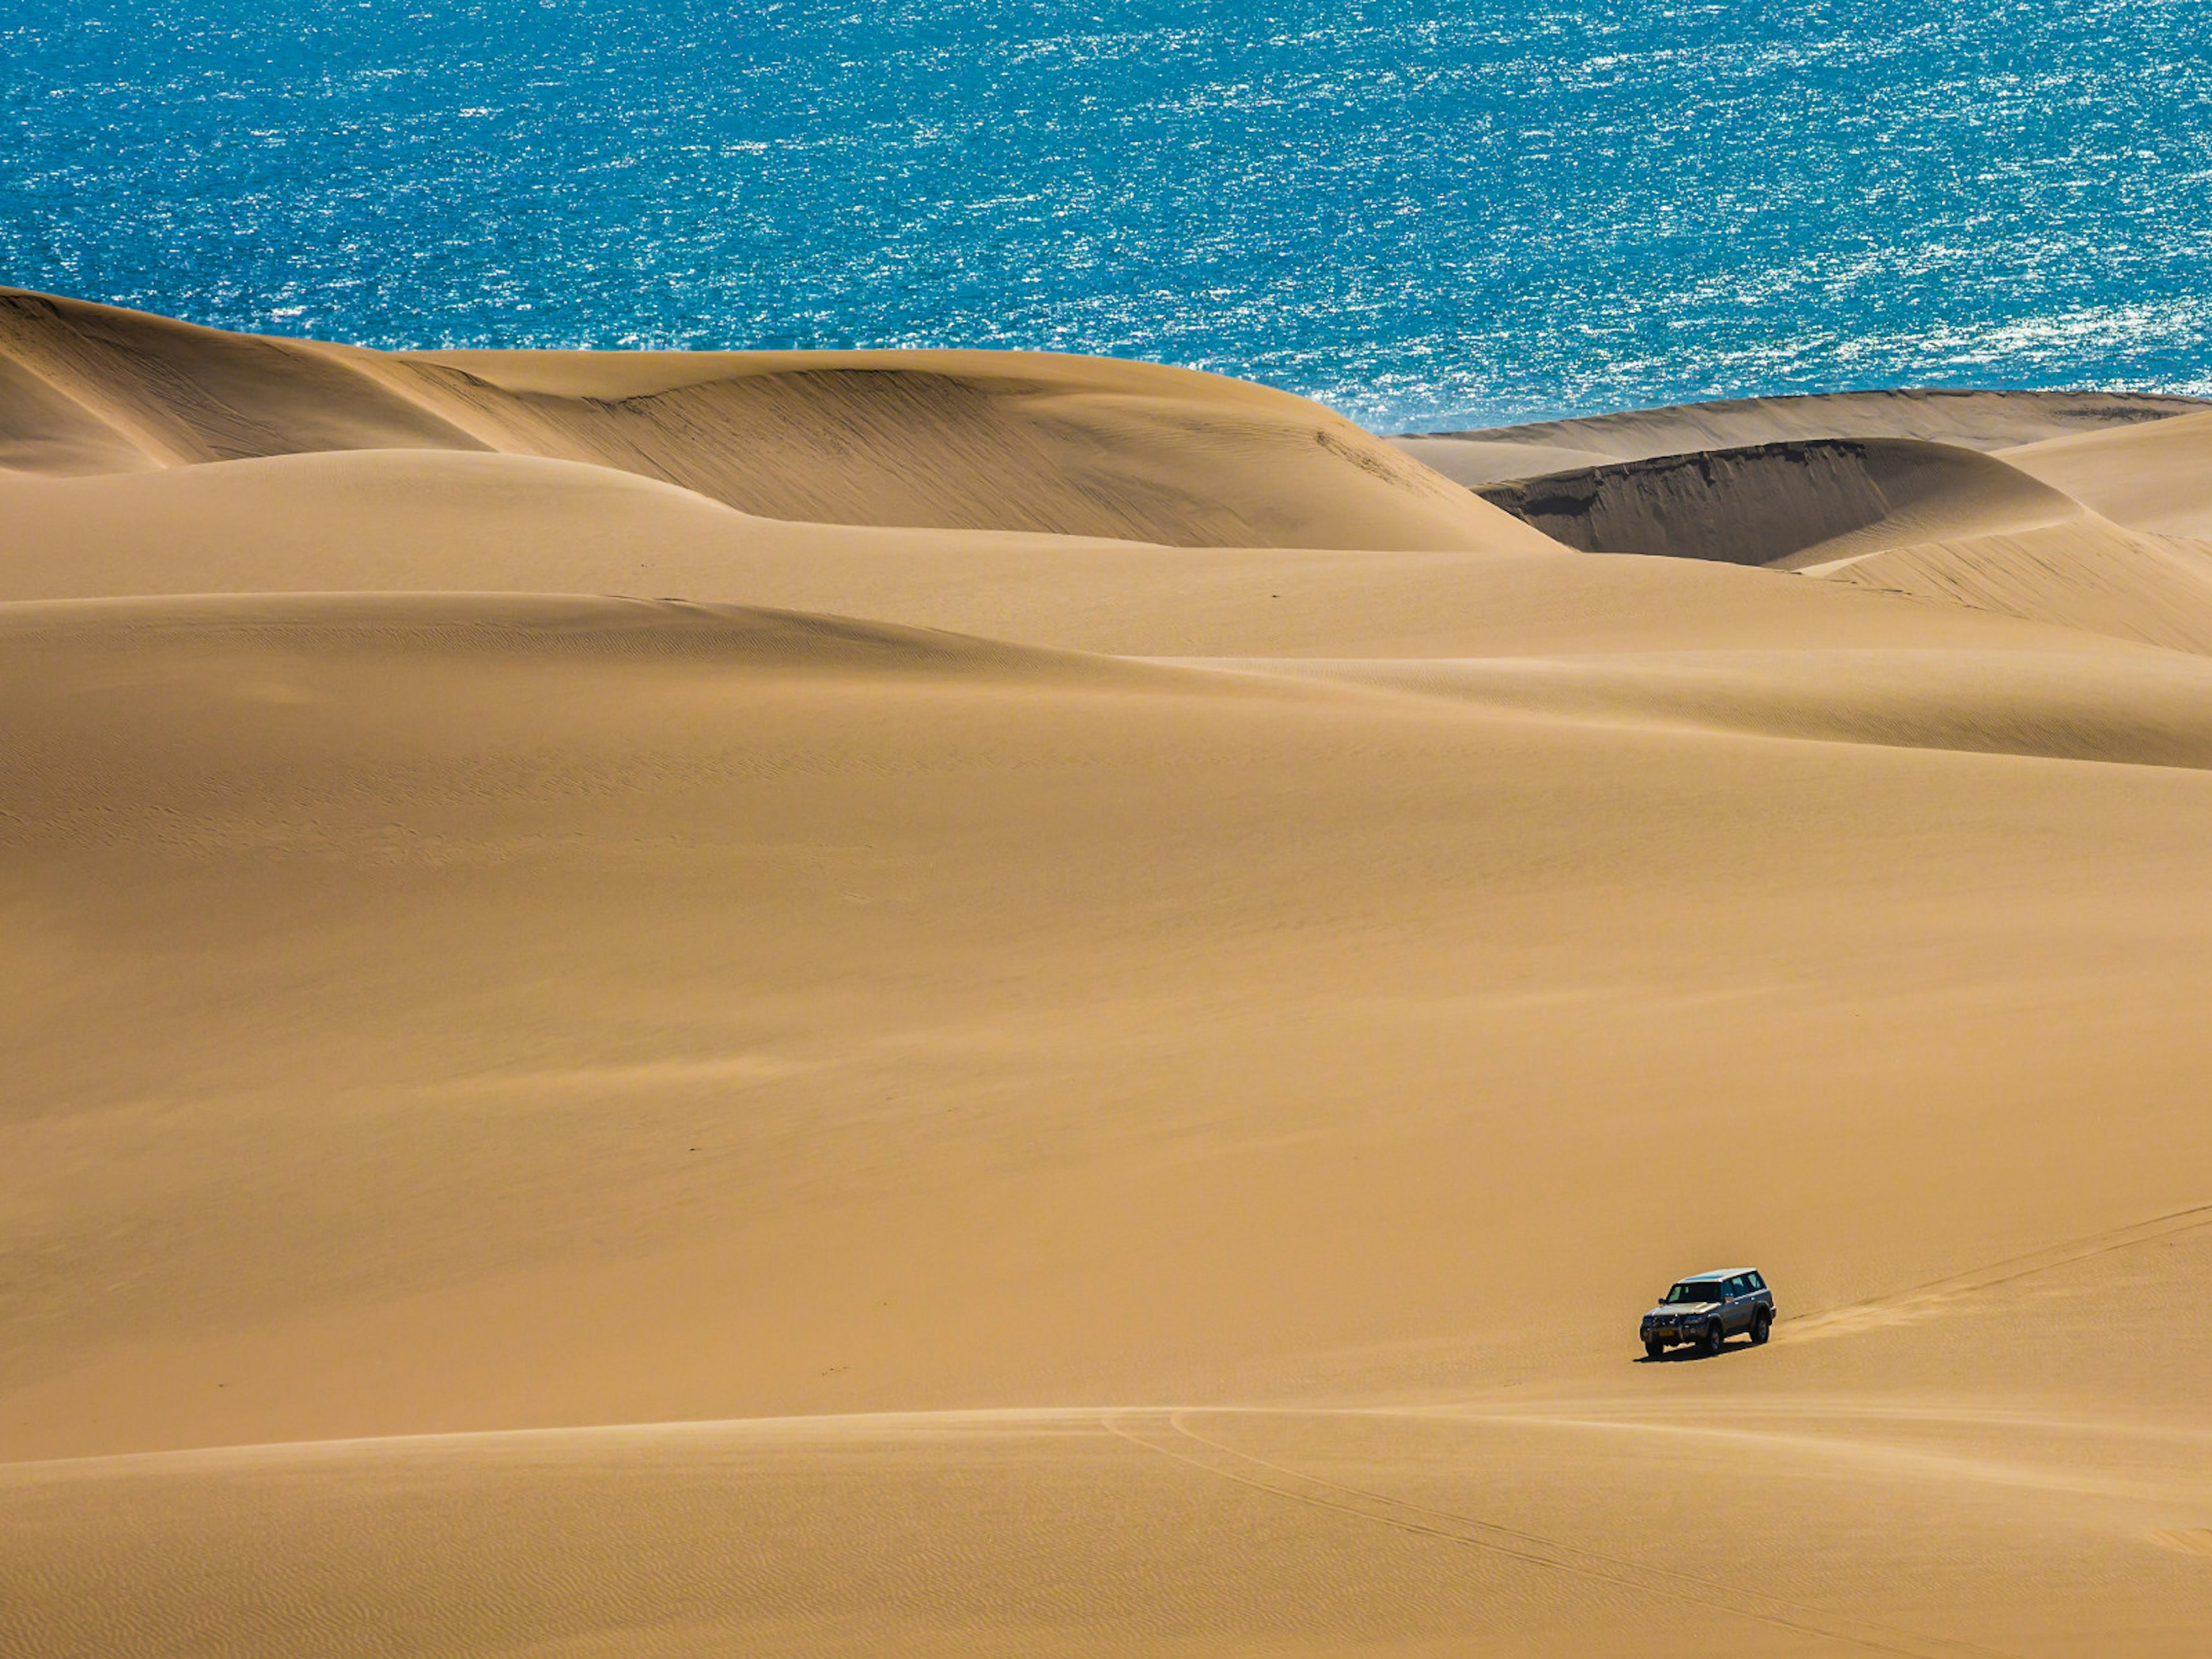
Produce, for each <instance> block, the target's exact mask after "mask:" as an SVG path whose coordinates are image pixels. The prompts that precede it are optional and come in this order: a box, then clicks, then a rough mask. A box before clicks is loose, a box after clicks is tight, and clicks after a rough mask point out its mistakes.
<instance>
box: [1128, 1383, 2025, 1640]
mask: <svg viewBox="0 0 2212 1659" xmlns="http://www.w3.org/2000/svg"><path fill="white" fill-rule="evenodd" d="M1191 1414H1192V1413H1189V1412H1184V1411H1173V1410H1162V1411H1152V1412H1141V1413H1139V1412H1109V1413H1107V1414H1106V1415H1105V1416H1103V1417H1102V1418H1101V1419H1099V1421H1100V1424H1101V1425H1102V1426H1103V1427H1104V1428H1105V1429H1106V1430H1107V1431H1108V1432H1109V1433H1111V1434H1115V1435H1118V1436H1120V1437H1121V1438H1122V1439H1124V1440H1127V1441H1129V1442H1130V1443H1133V1444H1135V1445H1139V1446H1142V1447H1144V1448H1145V1449H1146V1450H1148V1451H1153V1452H1157V1453H1158V1454H1159V1455H1162V1456H1164V1457H1170V1458H1173V1459H1174V1460H1175V1461H1176V1462H1180V1463H1187V1464H1188V1465H1190V1466H1191V1467H1192V1468H1197V1469H1202V1470H1204V1471H1205V1472H1206V1474H1212V1475H1215V1476H1218V1478H1220V1479H1222V1480H1233V1481H1236V1482H1237V1483H1238V1484H1239V1485H1241V1486H1251V1487H1254V1488H1255V1489H1257V1490H1259V1491H1261V1492H1270V1493H1272V1494H1273V1495H1274V1496H1275V1497H1278V1498H1288V1499H1289V1500H1291V1502H1293V1503H1298V1504H1308V1505H1310V1506H1311V1507H1313V1508H1316V1509H1324V1510H1334V1511H1336V1512H1337V1513H1339V1514H1342V1515H1350V1516H1357V1517H1358V1518H1359V1519H1360V1520H1363V1521H1371V1522H1376V1524H1378V1525H1381V1526H1386V1527H1390V1528H1395V1529H1396V1530H1398V1531H1400V1532H1406V1533H1411V1534H1415V1535H1417V1536H1419V1537H1424V1538H1434V1539H1439V1540H1441V1541H1443V1542H1446V1543H1450V1544H1458V1545H1462V1546H1463V1547H1468V1548H1470V1549H1479V1550H1482V1551H1484V1552H1486V1553H1489V1554H1492V1555H1498V1556H1504V1557H1507V1558H1510V1559H1513V1560H1516V1561H1523V1562H1527V1563H1528V1564H1530V1565H1534V1566H1540V1567H1548V1568H1550V1569H1551V1570H1553V1571H1556V1572H1564V1573H1570V1574H1572V1575H1574V1576H1576V1577H1582V1578H1587V1579H1594V1580H1596V1581H1598V1582H1600V1583H1607V1584H1611V1585H1613V1586H1615V1587H1616V1588H1619V1589H1629V1590H1633V1591H1636V1592H1638V1593H1639V1594H1642V1595H1656V1596H1662V1597H1665V1598H1667V1599H1668V1600H1670V1601H1680V1602H1684V1603H1686V1604H1688V1605H1690V1606H1692V1607H1704V1608H1706V1609H1708V1610H1710V1611H1712V1612H1717V1613H1727V1614H1729V1615H1732V1616H1734V1617H1735V1618H1740V1619H1749V1620H1755V1621H1757V1622H1758V1623H1760V1624H1764V1625H1771V1626H1777V1627H1778V1628H1780V1629H1784V1630H1788V1631H1792V1632H1796V1633H1797V1634H1800V1635H1805V1636H1815V1637H1820V1638H1826V1639H1827V1640H1829V1641H1833V1642H1839V1643H1842V1644H1845V1645H1846V1646H1850V1647H1856V1648H1859V1649H1861V1650H1864V1651H1867V1652H1871V1653H1887V1654H1895V1655H1899V1656H1902V1659H2018V1656H2015V1655H2013V1654H2009V1653H2008V1652H2006V1651H2004V1650H2001V1649H1997V1648H1990V1647H1984V1646H1982V1645H1980V1644H1978V1643H1973V1642H1962V1641H1954V1640H1953V1639H1951V1638H1945V1637H1929V1636H1918V1635H1915V1634H1913V1633H1911V1632H1906V1631H1898V1630H1892V1629H1890V1628H1888V1627H1887V1626H1881V1625H1876V1624H1873V1623H1870V1622H1869V1621H1868V1620H1862V1619H1853V1618H1850V1617H1849V1616H1847V1615H1845V1614H1842V1613H1831V1612H1828V1611H1826V1609H1823V1608H1820V1607H1808V1606H1807V1605H1805V1604H1804V1603H1802V1602H1797V1601H1788V1600H1785V1599H1784V1598H1783V1597H1781V1596H1777V1595H1765V1594H1764V1593H1762V1592H1760V1591H1757V1590H1747V1589H1743V1588H1742V1587H1741V1586H1739V1585H1734V1584H1725V1583H1720V1582H1718V1581H1717V1580H1713V1579H1708V1578H1700V1577H1697V1576H1696V1575H1694V1574H1692V1573H1685V1572H1677V1571H1674V1570H1673V1569H1671V1568H1668V1567H1653V1566H1647V1565H1644V1564H1643V1563H1641V1562H1637V1561H1632V1560H1629V1559H1626V1558H1625V1557H1621V1556H1615V1555H1607V1554H1604V1553H1601V1552H1599V1551H1596V1550H1586V1549H1582V1548H1579V1547H1577V1546H1575V1545H1572V1544H1563V1543H1561V1542H1559V1541H1558V1540H1557V1539H1553V1538H1547V1537H1545V1536H1543V1535H1542V1534H1539V1533H1532V1532H1523V1531H1522V1530H1520V1529H1519V1528H1514V1527H1506V1526H1501V1525H1499V1524H1498V1522H1492V1521H1484V1520H1481V1519H1480V1518H1479V1517H1477V1516H1469V1515H1461V1514H1459V1513H1457V1512H1456V1511H1455V1510H1439V1509H1432V1508H1431V1507H1429V1506H1427V1505H1425V1504H1414V1503H1409V1502H1407V1500H1405V1499H1403V1498H1392V1497H1389V1496H1388V1495H1386V1494H1384V1493H1383V1492H1370V1491H1369V1490H1368V1489H1367V1488H1365V1487H1364V1486H1347V1485H1346V1484H1344V1483H1343V1482H1342V1481H1338V1480H1327V1479H1325V1478H1323V1477H1322V1476H1320V1475H1314V1474H1306V1473H1304V1471H1303V1470H1299V1469H1296V1468H1291V1467H1290V1466H1289V1465H1288V1464H1284V1463H1277V1462H1270V1461H1269V1460H1268V1459H1267V1458H1264V1457H1258V1456H1255V1455H1253V1454H1252V1453H1250V1452H1244V1451H1239V1450H1237V1449H1236V1448H1235V1447H1233V1446H1229V1445H1225V1444H1223V1443H1221V1442H1220V1441H1218V1440H1212V1439H1209V1438H1207V1437H1206V1436H1204V1435H1201V1434H1198V1433H1196V1432H1194V1431H1193V1430H1192V1429H1191V1428H1190V1427H1189V1425H1188V1423H1187V1422H1186V1420H1185V1419H1187V1418H1188V1417H1189V1416H1190V1415H1191Z"/></svg>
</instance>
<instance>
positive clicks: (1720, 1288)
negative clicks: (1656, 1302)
mask: <svg viewBox="0 0 2212 1659" xmlns="http://www.w3.org/2000/svg"><path fill="white" fill-rule="evenodd" d="M1660 1300H1661V1301H1662V1302H1725V1301H1727V1300H1728V1286H1727V1285H1726V1284H1725V1283H1723V1281H1722V1280H1720V1279H1686V1280H1684V1281H1683V1282H1682V1283H1681V1284H1680V1285H1676V1286H1674V1289H1673V1290H1671V1291H1668V1292H1667V1294H1666V1295H1665V1296H1663V1297H1661V1298H1660Z"/></svg>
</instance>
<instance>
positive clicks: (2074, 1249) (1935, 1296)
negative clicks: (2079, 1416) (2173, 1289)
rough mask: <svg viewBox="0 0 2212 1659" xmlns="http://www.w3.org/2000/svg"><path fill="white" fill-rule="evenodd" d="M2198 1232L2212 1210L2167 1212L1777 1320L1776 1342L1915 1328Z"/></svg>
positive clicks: (2211, 1207)
mask: <svg viewBox="0 0 2212 1659" xmlns="http://www.w3.org/2000/svg"><path fill="white" fill-rule="evenodd" d="M2200 1227H2212V1204H2193V1205H2191V1206H2189V1207H2188V1208H2187V1209H2185V1210H2172V1211H2168V1212H2166V1214H2164V1215H2160V1216H2154V1217H2152V1218H2150V1219H2149V1220H2148V1221H2136V1222H2131V1223H2130V1224H2129V1225H2126V1226H2124V1227H2115V1228H2113V1229H2112V1230H2111V1231H2108V1232H2101V1233H2092V1234H2090V1235H2089V1236H2088V1237H2086V1238H2076V1239H2070V1240H2069V1241H2067V1242H2066V1243H2063V1244H2052V1245H2050V1246H2047V1247H2046V1248H2045V1249H2040V1250H2031V1251H2030V1252H2028V1253H2027V1255H2015V1256H2008V1257H2006V1258H2005V1259H2004V1260H2003V1261H1992V1262H1990V1264H1989V1265H1988V1266H1986V1267H1970V1268H1968V1269H1967V1270H1966V1272H1965V1273H1953V1274H1952V1275H1950V1276H1949V1277H1948V1278H1946V1279H1930V1280H1929V1281H1928V1283H1926V1284H1924V1285H1911V1286H1909V1287H1908V1288H1906V1289H1905V1290H1901V1291H1893V1292H1891V1293H1890V1294H1889V1295H1887V1296H1876V1297H1868V1298H1867V1299H1866V1300H1864V1301H1863V1302H1850V1303H1846V1304H1844V1306H1842V1307H1840V1308H1829V1309H1825V1310H1822V1311H1820V1312H1819V1313H1812V1314H1806V1315H1804V1316H1802V1317H1799V1318H1795V1319H1788V1320H1778V1321H1777V1322H1775V1326H1774V1340H1775V1341H1777V1342H1778V1343H1790V1344H1793V1345H1794V1344H1796V1343H1799V1342H1817V1341H1820V1340H1822V1339H1824V1338H1826V1337H1832V1336H1850V1335H1854V1334H1857V1333H1858V1332H1860V1331H1869V1330H1878V1329H1881V1328H1885V1327H1887V1326H1892V1325H1911V1324H1917V1323H1918V1322H1920V1321H1922V1320H1923V1319H1933V1318H1935V1317H1936V1316H1937V1315H1938V1314H1941V1313H1942V1312H1943V1311H1944V1310H1946V1309H1948V1308H1949V1307H1950V1306H1951V1305H1952V1304H1954V1303H1955V1302H1958V1301H1959V1300H1960V1299H1961V1298H1962V1297H1969V1296H1972V1295H1974V1294H1976V1293H1977V1292H1978V1291H1986V1290H1992V1289H1994V1288H1996V1286H1997V1285H2008V1284H2010V1283H2012V1282H2013V1281H2014V1280H2015V1279H2027V1278H2029V1277H2031V1276H2032V1275H2033V1274H2036V1273H2049V1272H2050V1271H2051V1269H2052V1268H2054V1267H2068V1266H2070V1265H2071V1264H2072V1263H2074V1262H2076V1261H2092V1260H2093V1259H2094V1258H2096V1257H2098V1256H2100V1255H2112V1253H2113V1252H2114V1251H2117V1250H2124V1249H2131V1248H2133V1247H2134V1246H2136V1245H2137V1244H2148V1243H2154V1242H2155V1241H2157V1240H2159V1239H2161V1238H2171V1237H2173V1236H2174V1235H2175V1234H2177V1233H2186V1232H2193V1231H2196V1230H2197V1229H2198V1228H2200Z"/></svg>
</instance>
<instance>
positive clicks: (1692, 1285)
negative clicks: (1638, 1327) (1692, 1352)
mask: <svg viewBox="0 0 2212 1659" xmlns="http://www.w3.org/2000/svg"><path fill="white" fill-rule="evenodd" d="M1773 1323H1774V1292H1773V1291H1770V1290H1768V1289H1767V1288H1766V1281H1765V1279H1761V1278H1760V1277H1759V1274H1758V1273H1756V1272H1755V1271H1753V1269H1752V1268H1749V1267H1722V1268H1719V1269H1717V1271H1715V1272H1712V1273H1692V1274H1691V1275H1690V1276H1689V1277H1688V1278H1687V1279H1677V1280H1675V1281H1674V1287H1673V1288H1672V1289H1671V1290H1669V1291H1668V1292H1667V1294H1666V1295H1664V1296H1662V1297H1660V1298H1659V1305H1658V1306H1657V1307H1656V1308H1654V1309H1652V1310H1651V1311H1650V1313H1648V1314H1646V1315H1644V1327H1643V1333H1642V1334H1643V1337H1644V1352H1645V1353H1647V1354H1649V1355H1650V1357H1651V1358H1654V1359H1656V1358H1659V1356H1660V1355H1661V1354H1662V1353H1664V1352H1667V1350H1668V1349H1669V1348H1671V1347H1674V1346H1676V1345H1677V1344H1680V1343H1691V1344H1694V1345H1695V1346H1696V1347H1697V1348H1698V1350H1699V1352H1701V1353H1718V1352H1720V1351H1721V1344H1722V1343H1723V1342H1725V1341H1727V1340H1729V1338H1730V1337H1731V1336H1734V1335H1735V1334H1736V1333H1737V1332H1738V1331H1749V1332H1750V1333H1751V1340H1753V1341H1754V1342H1764V1341H1765V1340H1766V1333H1767V1331H1768V1329H1769V1328H1771V1326H1772V1325H1773Z"/></svg>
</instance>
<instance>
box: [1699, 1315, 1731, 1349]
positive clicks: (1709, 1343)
mask: <svg viewBox="0 0 2212 1659" xmlns="http://www.w3.org/2000/svg"><path fill="white" fill-rule="evenodd" d="M1726 1340H1728V1334H1727V1333H1726V1332H1724V1331H1723V1330H1722V1329H1721V1322H1720V1321H1719V1320H1717V1319H1716V1320H1715V1321H1713V1322H1712V1323H1711V1324H1710V1325H1708V1326H1706V1327H1705V1334H1704V1336H1703V1337H1702V1338H1700V1339H1699V1343H1698V1346H1699V1350H1700V1351H1702V1352H1705V1353H1718V1352H1720V1351H1721V1344H1722V1343H1723V1342H1724V1341H1726Z"/></svg>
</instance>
